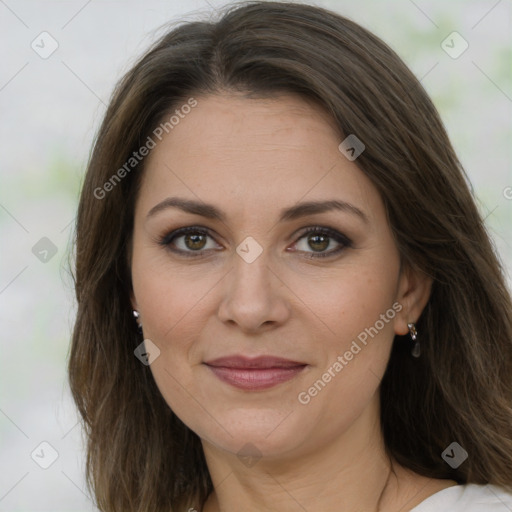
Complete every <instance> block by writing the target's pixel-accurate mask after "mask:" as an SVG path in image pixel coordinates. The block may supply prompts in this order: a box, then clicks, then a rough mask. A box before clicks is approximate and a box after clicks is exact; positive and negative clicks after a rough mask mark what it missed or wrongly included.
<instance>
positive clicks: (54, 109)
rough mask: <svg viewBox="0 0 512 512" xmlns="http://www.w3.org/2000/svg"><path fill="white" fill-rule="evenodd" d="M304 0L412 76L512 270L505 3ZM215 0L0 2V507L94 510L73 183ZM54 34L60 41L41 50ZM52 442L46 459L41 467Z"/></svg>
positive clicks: (511, 107)
mask: <svg viewBox="0 0 512 512" xmlns="http://www.w3.org/2000/svg"><path fill="white" fill-rule="evenodd" d="M315 3H316V4H317V5H320V6H324V7H327V8H331V9H333V10H335V11H337V12H339V13H340V14H343V15H346V16H348V17H350V18H352V19H353V20H355V21H356V22H358V23H360V24H361V25H363V26H364V27H366V28H368V29H370V30H372V31H373V32H374V33H376V34H377V35H378V36H380V37H381V38H382V39H384V40H385V41H386V42H387V43H388V44H389V45H390V46H391V47H392V48H394V49H395V50H396V51H397V52H398V54H399V55H400V56H401V57H402V58H403V59H404V60H405V62H406V63H407V64H408V65H409V67H410V68H411V69H412V71H413V72H414V73H415V74H416V76H417V77H419V78H420V79H421V80H422V83H423V85H424V87H425V88H426V89H427V91H428V93H429V94H430V95H431V97H432V99H433V101H434V103H435V104H436V106H437V108H438V109H439V111H440V114H441V117H442V119H443V121H444V123H445V125H446V128H447V131H448V133H449V135H450V137H451V140H452V142H453V145H454V146H455V149H456V151H457V152H458V155H459V158H460V160H461V161H462V163H463V165H464V167H465V169H466V172H467V174H468V176H469V178H470V180H471V182H472V184H473V187H474V193H475V197H476V198H477V201H478V204H479V207H480V209H481V212H482V215H483V216H484V217H485V218H486V223H487V225H488V228H489V230H490V233H491V235H492V237H493V239H494V241H495V243H496V247H497V250H498V251H499V254H500V256H501V258H502V260H503V262H504V265H505V268H506V270H507V272H508V274H510V270H511V269H512V247H511V245H512V244H511V242H512V189H507V187H512V172H511V168H512V166H511V161H512V156H511V150H510V148H511V147H512V144H511V142H512V140H511V139H512V138H511V119H512V76H511V65H510V63H511V62H512V58H511V57H512V56H511V26H510V19H511V11H512V7H511V4H510V2H506V1H496V0H493V1H489V2H488V1H462V0H457V1H451V2H446V1H438V0H435V1H434V0H431V1H420V0H416V1H414V2H413V1H410V0H407V1H391V2H378V1H376V0H359V1H358V2H357V3H355V2H350V1H348V0H347V1H343V0H323V1H317V2H315ZM224 4H225V2H217V1H214V0H209V1H206V0H205V1H199V0H194V1H187V2H181V1H172V0H171V1H154V0H149V1H146V2H141V1H139V2H136V1H102V0H93V1H90V0H89V1H85V0H83V1H75V0H73V1H67V2H62V1H46V0H44V1H23V0H19V1H14V0H10V1H9V0H5V1H0V31H1V33H2V34H3V41H4V43H3V48H2V66H1V69H0V140H1V141H2V151H1V156H0V158H1V166H0V231H1V253H0V316H1V323H0V325H1V330H2V338H1V343H2V357H1V358H0V361H1V362H0V383H1V384H0V461H1V464H0V512H2V511H9V512H11V511H52V512H59V511H71V510H73V511H89V510H96V509H95V507H94V505H93V503H92V501H91V499H90V498H89V496H88V492H87V490H86V488H85V484H84V478H83V446H82V439H81V433H80V428H79V427H78V426H77V417H76V413H75V411H74V407H73V405H72V403H71V401H70V398H69V393H68V390H67V382H66V373H65V370H66V360H67V354H68V349H69V342H70V333H71V329H72V324H73V317H74V303H73V289H72V281H71V279H70V276H69V272H68V270H67V261H68V257H69V249H70V243H71V240H72V236H73V231H72V230H73V221H74V216H75V210H76V206H77V200H78V194H79V189H80V183H81V180H82V178H83V173H84V169H85V165H86V162H87V159H88V155H89V151H90V145H91V142H92V139H93V136H94V133H95V132H96V130H97V128H98V125H99V123H100V121H101V117H102V115H103V113H104V111H105V105H106V104H107V103H108V99H109V96H110V94H111V91H112V88H113V86H114V83H115V82H116V81H117V80H118V79H119V78H120V76H121V74H122V73H123V72H124V71H126V70H127V69H128V68H129V67H130V65H131V64H132V63H133V62H134V60H135V59H136V57H137V56H138V55H140V54H141V53H142V52H143V51H144V49H145V48H147V46H148V45H149V44H150V43H151V42H152V41H153V40H155V39H156V37H157V36H158V35H159V34H161V32H162V30H161V28H160V29H159V27H161V26H162V25H163V24H165V23H166V22H168V21H171V22H173V21H176V20H179V19H186V20H191V19H195V18H197V17H204V16H209V15H210V13H211V12H212V10H213V8H215V7H218V6H222V5H224ZM453 31H456V32H458V33H459V34H460V36H461V37H462V38H463V39H464V40H465V41H466V42H467V44H468V45H469V46H468V48H467V50H466V51H464V52H463V53H462V54H461V55H460V56H458V57H457V58H453V55H452V56H450V55H448V54H447V53H446V51H445V50H444V49H443V46H442V42H443V41H444V40H445V39H446V37H447V36H448V35H449V34H451V33H452V32H453ZM42 32H48V33H49V34H50V36H47V35H41V33H42ZM48 37H50V38H48ZM457 37H458V36H457ZM41 38H43V41H44V43H41V42H40V41H41ZM38 41H39V43H38ZM53 41H56V43H57V44H58V47H57V49H56V50H55V51H54V53H52V54H51V55H49V56H45V57H46V58H43V57H42V56H41V53H43V54H44V52H49V51H50V50H51V49H52V46H51V45H52V44H55V43H54V42H53ZM461 41H462V40H461V39H459V40H458V42H457V44H456V46H455V50H456V49H457V48H459V49H460V48H461V46H460V44H463V43H461ZM37 45H39V46H37ZM457 45H458V46H457ZM34 46H35V48H36V49H38V50H36V49H34ZM507 190H509V191H510V193H509V194H508V199H507V197H506V196H507ZM34 247H35V249H34ZM45 251H46V252H45ZM55 251H56V252H55ZM53 252H55V254H53ZM508 282H509V284H510V282H511V281H510V277H508ZM42 442H47V443H49V444H50V445H51V447H53V448H49V447H48V445H42V446H41V445H40V443H42ZM52 450H55V454H56V456H57V458H56V460H55V461H54V462H53V463H52V464H51V465H50V466H49V467H48V468H47V469H43V467H41V464H43V465H44V464H49V463H50V462H52V455H54V452H53V451H52Z"/></svg>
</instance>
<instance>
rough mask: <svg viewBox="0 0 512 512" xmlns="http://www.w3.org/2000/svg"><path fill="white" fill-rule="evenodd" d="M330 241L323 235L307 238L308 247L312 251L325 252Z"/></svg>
mask: <svg viewBox="0 0 512 512" xmlns="http://www.w3.org/2000/svg"><path fill="white" fill-rule="evenodd" d="M329 242H330V239H329V237H328V236H325V235H316V234H313V235H310V236H308V245H309V247H311V249H313V250H314V251H325V249H327V248H328V247H329Z"/></svg>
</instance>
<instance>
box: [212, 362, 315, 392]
mask: <svg viewBox="0 0 512 512" xmlns="http://www.w3.org/2000/svg"><path fill="white" fill-rule="evenodd" d="M204 364H205V365H206V366H207V367H208V368H209V369H210V370H211V371H212V373H213V374H214V375H215V376H216V377H217V378H218V379H220V380H221V381H223V382H225V383H227V384H230V385H231V386H234V387H236V388H239V389H243V390H247V391H258V390H263V389H269V388H272V387H274V386H277V385H278V384H281V383H283V382H286V381H289V380H291V379H293V378H294V377H296V376H297V375H299V374H300V373H302V372H303V371H304V369H305V368H306V367H307V366H308V365H307V364H306V363H302V362H298V361H292V360H290V359H283V358H280V357H272V356H262V357H257V358H247V357H244V356H232V357H222V358H219V359H214V360H212V361H207V362H205V363H204Z"/></svg>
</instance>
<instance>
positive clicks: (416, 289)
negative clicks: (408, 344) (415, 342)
mask: <svg viewBox="0 0 512 512" xmlns="http://www.w3.org/2000/svg"><path fill="white" fill-rule="evenodd" d="M431 289H432V277H430V276H428V275H427V274H424V273H423V272H420V271H419V270H415V269H413V268H412V267H410V266H409V265H404V267H403V268H402V270H401V272H400V277H399V281H398V293H397V298H396V300H397V302H398V303H400V304H401V305H402V309H401V310H400V311H399V312H398V313H397V315H396V319H395V334H401V335H405V334H408V333H409V328H408V327H407V324H408V323H411V322H413V323H416V322H417V321H418V318H419V317H420V316H421V313H422V312H423V309H424V308H425V306H426V305H427V302H428V299H429V298H430V293H431Z"/></svg>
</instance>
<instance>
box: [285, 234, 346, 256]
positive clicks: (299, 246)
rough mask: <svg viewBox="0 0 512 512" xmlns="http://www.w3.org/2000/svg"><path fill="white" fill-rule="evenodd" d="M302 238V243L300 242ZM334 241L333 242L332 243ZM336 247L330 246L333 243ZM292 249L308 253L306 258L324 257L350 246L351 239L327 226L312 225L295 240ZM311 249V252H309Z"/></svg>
mask: <svg viewBox="0 0 512 512" xmlns="http://www.w3.org/2000/svg"><path fill="white" fill-rule="evenodd" d="M303 239H304V243H300V241H301V240H303ZM333 242H334V243H333ZM336 244H337V247H335V248H331V250H329V251H327V249H329V248H330V247H332V246H333V245H336ZM294 247H295V248H296V249H293V251H295V250H298V251H301V252H306V253H309V254H308V256H307V258H326V257H328V256H334V255H335V254H339V253H340V252H341V251H343V250H344V249H346V248H348V247H352V241H351V240H350V239H349V238H347V237H346V236H345V235H343V234H342V233H340V232H338V231H336V230H334V229H331V228H327V227H321V226H314V227H313V228H310V229H308V230H307V231H306V232H304V233H303V234H302V236H301V237H300V238H299V239H298V241H297V242H295V244H294ZM308 249H312V251H313V252H309V251H308Z"/></svg>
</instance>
